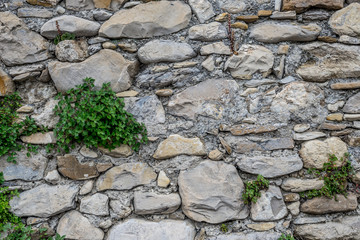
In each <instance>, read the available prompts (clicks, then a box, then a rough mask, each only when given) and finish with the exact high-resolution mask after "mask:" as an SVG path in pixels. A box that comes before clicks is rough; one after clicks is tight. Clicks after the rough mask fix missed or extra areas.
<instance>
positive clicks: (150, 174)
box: [96, 162, 157, 191]
mask: <svg viewBox="0 0 360 240" xmlns="http://www.w3.org/2000/svg"><path fill="white" fill-rule="evenodd" d="M156 177H157V175H156V173H155V172H154V170H153V169H152V168H151V167H149V166H148V165H147V164H145V163H140V162H134V163H124V164H122V165H120V166H117V167H113V168H111V169H110V170H108V171H107V172H106V173H105V174H103V175H101V176H100V177H99V178H98V180H97V181H96V189H97V190H98V191H104V190H108V189H114V190H129V189H132V188H134V187H136V186H140V185H146V184H149V183H151V182H152V181H155V179H156Z"/></svg>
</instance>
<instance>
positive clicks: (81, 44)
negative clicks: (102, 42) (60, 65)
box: [55, 40, 89, 62]
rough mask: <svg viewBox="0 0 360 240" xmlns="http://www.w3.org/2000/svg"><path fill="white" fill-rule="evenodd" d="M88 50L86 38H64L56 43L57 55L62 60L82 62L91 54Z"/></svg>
mask: <svg viewBox="0 0 360 240" xmlns="http://www.w3.org/2000/svg"><path fill="white" fill-rule="evenodd" d="M87 51H88V45H87V43H86V40H79V41H75V40H64V41H61V42H59V43H58V44H57V45H56V49H55V55H56V58H57V59H59V60H60V61H62V62H81V61H83V60H85V59H86V58H87V57H88V56H89V54H88V52H87Z"/></svg>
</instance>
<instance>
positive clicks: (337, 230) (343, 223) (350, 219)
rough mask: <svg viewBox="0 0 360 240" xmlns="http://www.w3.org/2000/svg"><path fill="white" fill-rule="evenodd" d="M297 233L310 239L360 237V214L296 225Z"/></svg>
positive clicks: (329, 239)
mask: <svg viewBox="0 0 360 240" xmlns="http://www.w3.org/2000/svg"><path fill="white" fill-rule="evenodd" d="M294 230H295V234H296V235H297V236H300V237H301V238H303V239H309V240H317V239H321V240H325V239H326V240H345V239H360V216H344V217H342V218H339V219H336V220H333V221H332V222H326V223H317V224H306V225H296V226H295V229H294Z"/></svg>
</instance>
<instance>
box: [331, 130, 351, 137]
mask: <svg viewBox="0 0 360 240" xmlns="http://www.w3.org/2000/svg"><path fill="white" fill-rule="evenodd" d="M352 132H354V129H351V128H348V129H345V130H342V131H337V132H331V133H330V135H331V136H332V137H339V136H345V135H349V134H350V133H352Z"/></svg>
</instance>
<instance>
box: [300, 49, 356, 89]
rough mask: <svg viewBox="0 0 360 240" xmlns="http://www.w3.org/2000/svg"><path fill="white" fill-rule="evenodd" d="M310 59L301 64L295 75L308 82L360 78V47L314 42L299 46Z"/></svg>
mask: <svg viewBox="0 0 360 240" xmlns="http://www.w3.org/2000/svg"><path fill="white" fill-rule="evenodd" d="M300 48H301V49H303V50H304V51H306V52H308V53H309V54H310V55H311V57H312V59H317V61H313V60H311V61H308V62H306V63H304V64H302V65H301V66H300V67H299V68H298V69H297V71H296V72H297V73H298V74H299V75H300V76H301V77H302V78H303V79H304V80H305V81H310V82H326V81H327V80H330V79H334V78H357V77H360V46H349V45H344V44H340V43H334V44H329V43H321V42H315V43H310V44H307V45H302V46H300Z"/></svg>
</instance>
